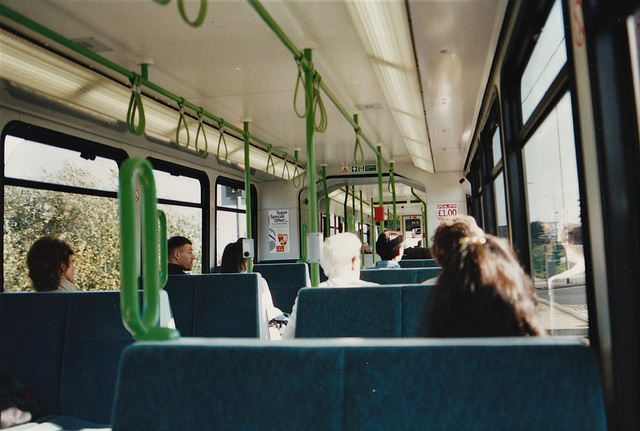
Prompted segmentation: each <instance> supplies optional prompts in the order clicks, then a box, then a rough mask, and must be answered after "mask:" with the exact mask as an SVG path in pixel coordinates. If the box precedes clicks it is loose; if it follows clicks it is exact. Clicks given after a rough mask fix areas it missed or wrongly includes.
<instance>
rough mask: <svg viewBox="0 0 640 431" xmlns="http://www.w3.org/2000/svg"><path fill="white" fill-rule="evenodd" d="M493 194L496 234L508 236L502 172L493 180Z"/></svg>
mask: <svg viewBox="0 0 640 431" xmlns="http://www.w3.org/2000/svg"><path fill="white" fill-rule="evenodd" d="M493 195H494V197H495V204H496V223H497V225H498V226H497V228H498V229H497V233H498V236H501V237H503V238H506V237H508V235H509V234H508V232H509V230H508V228H507V199H506V196H505V189H504V174H503V173H500V175H498V176H497V177H496V179H495V181H494V182H493Z"/></svg>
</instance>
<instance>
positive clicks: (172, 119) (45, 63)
mask: <svg viewBox="0 0 640 431" xmlns="http://www.w3.org/2000/svg"><path fill="white" fill-rule="evenodd" d="M0 78H3V79H6V80H7V81H9V82H11V83H12V84H13V85H16V86H19V87H23V88H28V89H30V90H32V91H35V92H37V93H40V94H43V95H45V96H47V97H49V98H52V99H55V100H58V101H61V102H62V103H64V104H66V105H72V106H76V107H78V108H80V109H82V110H85V111H90V112H93V113H97V114H100V115H101V116H105V117H107V118H110V119H113V120H116V121H122V122H124V121H125V119H126V117H127V110H128V108H129V99H130V98H131V89H130V88H129V87H127V86H125V85H122V84H119V83H117V82H115V81H113V80H111V79H109V78H107V77H105V76H103V75H101V74H98V73H96V72H93V71H91V70H90V69H87V68H86V67H83V66H80V65H78V64H76V63H74V62H72V61H70V60H67V59H65V58H63V57H60V56H58V55H56V54H54V53H52V52H51V51H48V50H46V49H44V48H42V47H39V46H37V45H35V44H32V43H30V42H28V41H26V40H24V39H22V38H20V37H18V36H16V35H14V34H11V33H9V32H7V31H4V30H2V29H0ZM142 105H143V107H144V112H145V120H146V127H145V133H148V134H149V135H150V136H153V137H154V138H155V139H158V138H160V139H162V140H167V141H170V142H173V141H175V139H176V130H177V128H178V120H179V118H180V114H179V112H178V111H177V110H175V109H172V108H170V107H168V106H166V105H163V104H162V103H159V102H157V101H155V100H153V99H150V98H148V97H145V96H143V102H142ZM193 114H194V115H195V113H193ZM186 122H187V127H188V129H189V146H188V149H189V150H193V151H195V144H196V134H197V130H198V121H197V120H196V119H194V118H192V117H186ZM204 130H205V134H206V136H207V143H208V152H209V153H210V154H211V155H213V156H215V155H216V153H217V148H218V140H219V137H220V132H219V131H218V129H216V128H213V127H210V126H208V125H207V124H206V123H205V126H204ZM225 138H226V139H225V140H226V142H227V151H228V153H229V159H230V160H232V161H234V162H237V163H241V164H242V163H244V151H243V150H244V144H243V142H242V141H241V140H239V139H237V138H235V137H233V136H230V135H225ZM180 143H181V145H185V144H186V143H187V132H186V130H185V129H184V125H183V127H182V128H181V130H180ZM198 148H199V150H200V151H203V150H204V148H205V143H204V138H203V137H202V135H201V136H200V137H199V140H198ZM220 150H221V154H220V156H221V158H224V155H225V154H224V148H221V149H220ZM251 154H252V156H251V157H252V159H251V167H252V168H254V169H257V170H259V171H264V170H265V167H266V159H267V155H266V154H267V153H266V152H265V151H263V150H260V149H257V148H255V147H252V151H251ZM254 160H255V164H254ZM263 160H264V163H263ZM275 160H280V159H278V158H274V161H275ZM277 166H278V164H277V163H276V168H277ZM292 172H293V171H292Z"/></svg>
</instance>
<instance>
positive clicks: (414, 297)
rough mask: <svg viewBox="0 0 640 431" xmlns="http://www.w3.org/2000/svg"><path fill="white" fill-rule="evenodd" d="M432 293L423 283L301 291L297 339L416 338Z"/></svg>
mask: <svg viewBox="0 0 640 431" xmlns="http://www.w3.org/2000/svg"><path fill="white" fill-rule="evenodd" d="M432 291H433V286H427V285H422V284H418V285H385V286H363V287H350V288H343V287H337V288H330V287H326V288H325V287H323V288H314V287H311V288H305V289H301V290H300V292H299V295H298V306H297V313H296V334H295V336H296V338H331V337H366V338H396V337H415V336H417V335H418V329H419V328H420V323H421V321H422V318H423V313H424V310H425V307H428V305H429V303H430V302H431V295H432ZM427 311H429V309H427Z"/></svg>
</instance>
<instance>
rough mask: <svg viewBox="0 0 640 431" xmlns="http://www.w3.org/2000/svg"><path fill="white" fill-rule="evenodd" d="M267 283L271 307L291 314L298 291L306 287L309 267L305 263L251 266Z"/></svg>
mask: <svg viewBox="0 0 640 431" xmlns="http://www.w3.org/2000/svg"><path fill="white" fill-rule="evenodd" d="M253 271H254V272H259V273H260V274H261V275H262V277H263V278H264V279H265V280H267V283H269V290H270V291H271V297H272V298H273V305H274V306H276V307H278V308H279V309H280V310H282V311H283V312H285V313H291V309H292V308H293V303H294V302H295V300H296V296H297V295H298V291H299V290H300V289H301V288H303V287H305V286H307V280H308V279H309V267H308V265H307V264H306V263H261V264H256V265H253Z"/></svg>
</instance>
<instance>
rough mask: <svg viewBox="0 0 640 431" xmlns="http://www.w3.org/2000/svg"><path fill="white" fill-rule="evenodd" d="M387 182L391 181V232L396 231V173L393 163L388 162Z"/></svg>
mask: <svg viewBox="0 0 640 431" xmlns="http://www.w3.org/2000/svg"><path fill="white" fill-rule="evenodd" d="M389 181H391V196H392V197H393V230H398V221H397V220H396V218H397V213H396V173H395V171H394V170H393V162H389Z"/></svg>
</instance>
